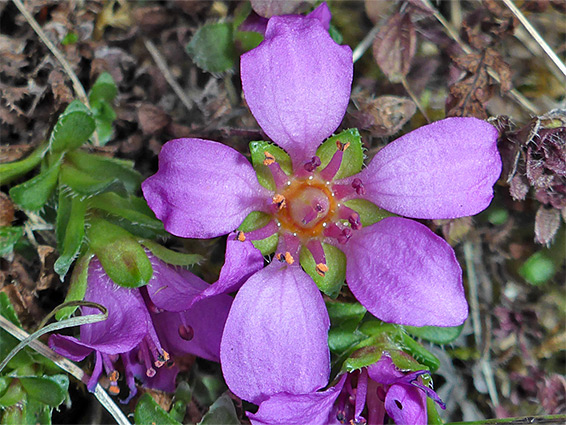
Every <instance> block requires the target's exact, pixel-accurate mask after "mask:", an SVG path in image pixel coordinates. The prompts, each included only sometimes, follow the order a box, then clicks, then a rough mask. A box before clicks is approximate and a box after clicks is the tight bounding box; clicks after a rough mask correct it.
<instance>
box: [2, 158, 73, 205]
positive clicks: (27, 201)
mask: <svg viewBox="0 0 566 425" xmlns="http://www.w3.org/2000/svg"><path fill="white" fill-rule="evenodd" d="M62 160H63V155H59V157H58V158H57V159H56V160H55V161H54V162H53V163H52V164H51V165H50V166H49V167H47V168H46V169H45V170H43V171H41V173H39V174H38V175H37V176H35V177H33V178H32V179H30V180H28V181H26V182H24V183H22V184H19V185H17V186H14V187H12V188H11V189H10V197H11V198H12V199H13V201H14V202H15V203H16V204H17V205H18V206H19V207H21V208H22V209H24V210H29V211H37V210H39V209H41V208H42V207H43V206H44V205H45V203H46V202H47V200H48V199H49V197H50V196H51V194H52V193H53V190H54V189H55V186H56V185H57V178H58V177H59V170H60V169H61V162H62Z"/></svg>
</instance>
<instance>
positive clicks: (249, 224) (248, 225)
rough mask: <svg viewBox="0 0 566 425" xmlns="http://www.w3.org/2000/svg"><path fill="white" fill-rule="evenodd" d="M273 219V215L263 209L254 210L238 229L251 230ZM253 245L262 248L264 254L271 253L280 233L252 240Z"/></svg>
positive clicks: (275, 246) (259, 227)
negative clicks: (262, 210)
mask: <svg viewBox="0 0 566 425" xmlns="http://www.w3.org/2000/svg"><path fill="white" fill-rule="evenodd" d="M271 219H272V217H271V215H269V214H266V213H264V212H261V211H253V212H251V213H249V214H248V216H247V217H246V218H245V219H244V221H243V222H242V224H240V227H238V230H241V231H242V232H244V233H245V232H251V231H253V230H257V229H261V228H262V227H264V226H266V225H267V223H269V221H270V220H271ZM252 243H253V245H254V246H255V247H256V248H257V249H259V250H260V252H261V254H262V255H269V254H271V253H273V252H274V251H275V249H276V248H277V244H278V243H279V235H278V234H277V233H275V234H273V235H271V236H269V237H267V238H265V239H261V240H256V241H252Z"/></svg>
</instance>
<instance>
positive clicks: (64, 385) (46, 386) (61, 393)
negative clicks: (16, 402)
mask: <svg viewBox="0 0 566 425" xmlns="http://www.w3.org/2000/svg"><path fill="white" fill-rule="evenodd" d="M18 379H19V380H20V383H21V384H22V387H24V389H25V390H26V393H27V394H28V397H29V398H31V399H34V400H37V401H39V402H40V403H43V404H47V405H48V406H51V407H57V406H59V405H60V404H61V403H63V402H64V401H65V398H67V392H68V389H69V378H68V376H67V375H63V374H61V375H53V376H41V377H40V376H28V377H19V378H18Z"/></svg>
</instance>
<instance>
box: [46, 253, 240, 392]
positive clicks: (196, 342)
mask: <svg viewBox="0 0 566 425" xmlns="http://www.w3.org/2000/svg"><path fill="white" fill-rule="evenodd" d="M148 258H149V259H150V261H151V264H152V267H153V277H152V279H151V280H150V282H149V284H148V287H150V288H151V287H162V286H163V285H165V284H179V282H183V285H184V286H185V287H186V288H196V289H194V291H195V292H197V289H198V292H200V291H201V290H202V289H203V288H205V287H208V286H209V285H208V284H207V283H205V282H203V281H201V280H200V279H199V278H197V277H196V276H195V275H193V274H192V273H190V272H189V271H187V270H184V269H182V268H176V267H174V266H171V265H169V264H166V263H164V262H163V261H161V260H159V259H158V258H157V257H155V256H154V255H152V254H151V253H148ZM88 267H89V269H88V278H87V288H86V293H85V297H84V299H85V300H86V301H92V302H95V303H98V304H101V305H103V306H105V307H106V308H107V309H108V319H107V320H105V321H102V322H97V323H93V324H87V325H83V326H81V328H80V339H77V338H74V337H70V336H65V335H52V336H51V337H50V338H49V346H50V347H51V348H52V349H53V350H55V351H56V352H57V353H59V354H61V355H62V356H65V357H67V358H69V359H71V360H74V361H81V360H83V359H84V358H85V357H86V356H88V355H89V354H90V353H92V352H94V353H95V355H96V361H95V366H94V371H93V373H92V375H91V377H90V379H89V381H88V384H87V386H88V389H89V390H90V391H93V390H94V387H95V386H96V383H97V382H98V379H99V378H100V375H101V374H102V370H103V369H104V370H105V372H106V374H107V375H108V377H109V378H110V389H109V390H110V392H111V393H112V394H118V393H119V388H118V378H119V373H118V371H117V368H116V366H115V364H116V363H117V361H118V360H119V359H120V358H121V360H122V364H123V368H124V372H125V379H126V383H127V385H128V387H129V388H130V394H129V396H128V398H127V399H126V401H128V400H129V399H130V398H131V397H133V396H134V395H135V393H136V385H135V381H134V377H137V378H138V379H140V380H141V381H142V382H144V384H145V385H147V386H149V387H151V388H157V389H160V390H163V391H174V389H175V378H176V375H177V372H178V370H177V368H176V367H175V366H174V364H173V362H172V361H171V357H170V355H171V354H172V355H174V356H175V355H182V354H186V353H191V354H195V355H198V356H200V357H203V358H205V359H208V360H213V361H219V353H220V338H221V335H222V330H223V328H224V322H225V321H226V317H227V315H228V311H229V309H230V306H231V304H232V298H231V297H229V296H227V295H220V296H216V297H210V298H207V299H206V300H203V301H202V302H199V303H196V304H195V305H194V306H193V307H191V308H190V309H188V310H186V311H179V312H175V313H168V312H162V311H160V310H159V309H157V308H156V307H155V305H154V304H153V302H152V301H151V300H150V298H149V296H148V293H147V288H140V289H128V288H124V287H121V286H118V285H116V284H115V283H114V282H113V281H112V280H111V279H110V278H109V277H108V275H107V274H106V272H105V271H104V269H103V268H102V265H101V264H100V261H98V259H97V258H96V257H94V258H93V259H92V260H91V261H90V264H89V266H88ZM210 311H214V315H211V314H208V312H210ZM82 313H83V315H88V314H95V313H99V311H98V310H97V309H94V308H90V307H84V308H83V309H82Z"/></svg>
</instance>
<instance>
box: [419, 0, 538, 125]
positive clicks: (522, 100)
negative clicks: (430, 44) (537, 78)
mask: <svg viewBox="0 0 566 425" xmlns="http://www.w3.org/2000/svg"><path fill="white" fill-rule="evenodd" d="M422 2H423V3H424V4H425V5H426V6H427V7H428V8H429V9H430V11H431V13H432V14H433V16H434V17H435V18H436V19H437V20H438V22H440V24H441V25H442V26H443V27H444V30H445V31H446V34H447V35H448V36H449V37H450V38H451V39H452V40H454V41H455V42H456V43H457V44H458V45H459V46H460V48H461V49H462V50H463V51H464V53H466V54H468V55H469V54H470V53H472V52H473V50H472V48H471V47H470V46H468V45H467V44H466V43H464V41H462V39H461V38H460V36H459V35H458V33H457V32H456V30H454V28H452V25H450V23H449V22H448V21H446V19H444V16H442V15H441V14H440V12H439V11H438V10H436V8H435V7H434V6H433V5H432V4H431V3H430V1H429V0H422ZM487 72H488V74H489V75H490V76H491V78H493V79H494V80H495V81H497V82H498V83H501V80H500V79H499V76H498V75H497V73H496V72H495V71H494V70H492V69H491V68H488V70H487ZM507 95H508V96H510V97H511V98H512V99H513V100H515V101H516V102H517V103H518V104H519V105H521V106H522V107H523V108H525V109H526V110H527V111H529V112H530V113H531V114H533V115H540V114H539V112H538V111H537V108H536V107H535V106H534V105H533V104H532V103H531V102H530V100H528V99H527V98H526V97H525V96H523V95H522V94H521V93H520V92H519V91H517V90H516V89H511V90H510V91H509V92H507Z"/></svg>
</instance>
